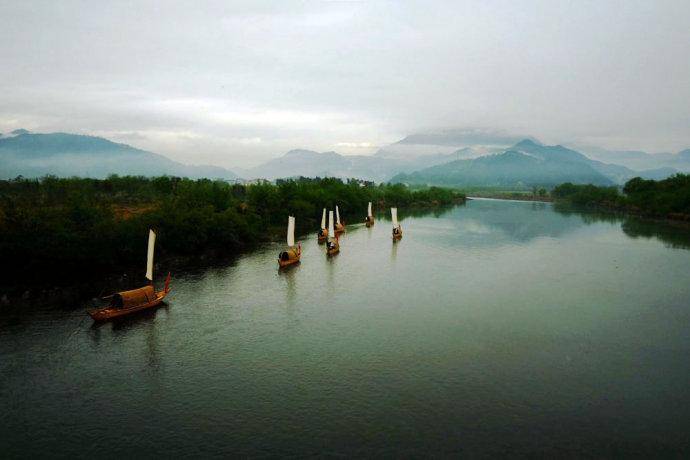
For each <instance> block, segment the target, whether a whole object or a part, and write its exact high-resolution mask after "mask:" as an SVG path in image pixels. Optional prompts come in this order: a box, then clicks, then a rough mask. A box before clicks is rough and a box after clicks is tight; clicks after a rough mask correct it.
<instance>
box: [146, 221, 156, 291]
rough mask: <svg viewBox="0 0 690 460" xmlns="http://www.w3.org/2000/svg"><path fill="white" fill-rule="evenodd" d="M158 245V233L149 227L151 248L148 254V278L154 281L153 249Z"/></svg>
mask: <svg viewBox="0 0 690 460" xmlns="http://www.w3.org/2000/svg"><path fill="white" fill-rule="evenodd" d="M155 245H156V233H155V232H154V231H153V230H150V229H149V249H148V251H147V254H146V278H148V280H149V281H153V250H154V247H155Z"/></svg>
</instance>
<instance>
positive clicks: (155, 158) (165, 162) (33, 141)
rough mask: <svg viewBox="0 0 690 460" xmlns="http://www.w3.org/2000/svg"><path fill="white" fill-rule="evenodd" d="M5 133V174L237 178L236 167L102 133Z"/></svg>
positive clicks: (1, 152)
mask: <svg viewBox="0 0 690 460" xmlns="http://www.w3.org/2000/svg"><path fill="white" fill-rule="evenodd" d="M15 133H16V135H14V136H12V137H0V178H13V177H17V176H20V175H21V176H24V177H41V176H45V175H55V176H58V177H70V176H78V177H92V178H104V177H107V176H108V175H110V174H119V175H136V176H161V175H172V176H182V177H189V178H204V177H207V178H213V179H236V178H237V175H235V174H234V173H233V172H231V171H229V170H227V169H225V168H220V167H217V166H209V165H186V164H182V163H178V162H176V161H173V160H171V159H169V158H166V157H164V156H162V155H159V154H156V153H152V152H147V151H145V150H140V149H137V148H134V147H132V146H130V145H127V144H118V143H115V142H112V141H109V140H107V139H104V138H102V137H95V136H82V135H77V134H67V133H50V134H32V133H29V132H27V131H26V130H20V131H19V132H17V131H15V132H13V134H15Z"/></svg>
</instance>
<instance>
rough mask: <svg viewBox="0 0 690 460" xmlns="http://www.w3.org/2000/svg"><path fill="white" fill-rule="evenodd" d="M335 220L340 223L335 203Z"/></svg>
mask: <svg viewBox="0 0 690 460" xmlns="http://www.w3.org/2000/svg"><path fill="white" fill-rule="evenodd" d="M335 222H336V223H337V224H338V225H340V213H339V212H338V205H337V204H336V205H335Z"/></svg>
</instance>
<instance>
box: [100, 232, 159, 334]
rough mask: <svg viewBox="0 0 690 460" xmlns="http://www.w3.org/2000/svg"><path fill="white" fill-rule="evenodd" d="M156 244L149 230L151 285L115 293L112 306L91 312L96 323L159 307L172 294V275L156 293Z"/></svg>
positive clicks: (148, 273)
mask: <svg viewBox="0 0 690 460" xmlns="http://www.w3.org/2000/svg"><path fill="white" fill-rule="evenodd" d="M155 244H156V233H155V232H154V231H153V230H149V247H148V252H147V258H146V278H147V279H148V280H149V282H150V284H149V285H148V286H144V287H142V288H139V289H133V290H131V291H122V292H118V293H115V294H113V295H111V296H109V298H110V305H108V306H107V307H105V308H100V309H94V310H89V311H88V313H89V315H90V316H91V318H93V319H94V321H107V320H110V319H114V318H118V317H121V316H125V315H129V314H132V313H136V312H138V311H142V310H146V309H148V308H154V307H157V306H159V305H160V304H161V303H162V302H163V299H164V298H165V296H166V295H168V292H170V273H168V276H167V277H166V278H165V287H164V288H163V290H162V291H156V290H155V289H154V287H153V253H154V247H155Z"/></svg>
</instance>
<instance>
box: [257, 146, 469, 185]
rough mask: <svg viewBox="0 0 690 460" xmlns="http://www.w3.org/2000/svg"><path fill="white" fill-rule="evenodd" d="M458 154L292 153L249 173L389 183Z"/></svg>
mask: <svg viewBox="0 0 690 460" xmlns="http://www.w3.org/2000/svg"><path fill="white" fill-rule="evenodd" d="M454 155H455V154H454V153H451V154H447V155H445V154H437V155H428V156H424V157H411V158H409V159H393V158H382V157H378V156H376V155H371V156H365V155H341V154H339V153H336V152H322V153H319V152H315V151H313V150H290V151H289V152H287V153H286V154H285V155H283V156H281V157H279V158H275V159H272V160H269V161H267V162H266V163H264V164H262V165H259V166H257V167H255V168H252V169H249V170H246V171H245V174H244V175H245V177H247V178H263V179H271V180H272V179H278V178H284V177H299V176H303V177H339V178H350V177H357V178H359V179H364V180H370V181H375V182H383V181H388V180H389V179H390V178H391V177H393V176H394V175H395V174H397V173H400V172H412V171H415V170H417V169H421V168H425V167H429V166H433V165H437V164H441V163H445V162H447V161H449V160H451V159H453V158H454Z"/></svg>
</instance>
